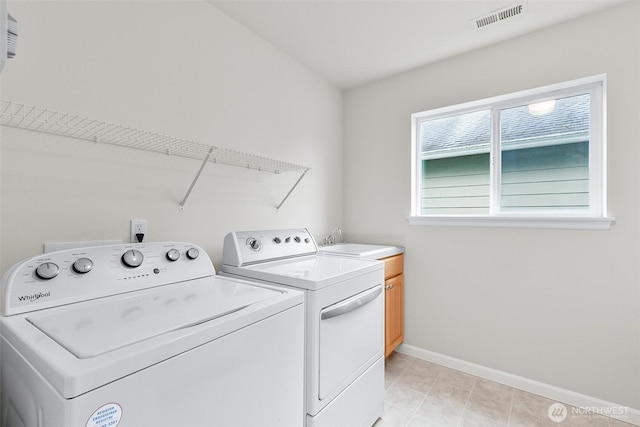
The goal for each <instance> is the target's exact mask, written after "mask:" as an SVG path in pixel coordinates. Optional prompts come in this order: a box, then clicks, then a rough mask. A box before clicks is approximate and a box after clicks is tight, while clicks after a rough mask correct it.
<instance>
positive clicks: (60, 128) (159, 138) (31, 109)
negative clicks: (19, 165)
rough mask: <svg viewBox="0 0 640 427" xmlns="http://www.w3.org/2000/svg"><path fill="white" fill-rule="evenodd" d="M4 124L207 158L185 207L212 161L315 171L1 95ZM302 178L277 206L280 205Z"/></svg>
mask: <svg viewBox="0 0 640 427" xmlns="http://www.w3.org/2000/svg"><path fill="white" fill-rule="evenodd" d="M0 125H4V126H12V127H17V128H22V129H28V130H32V131H38V132H45V133H50V134H55V135H62V136H66V137H70V138H78V139H83V140H87V141H92V142H99V143H104V144H111V145H118V146H121V147H127V148H134V149H138V150H144V151H150V152H154V153H162V154H168V155H173V156H179V157H187V158H191V159H196V160H200V161H203V164H202V166H201V168H200V170H199V171H198V174H197V176H196V178H195V179H194V181H193V183H192V184H191V187H190V188H189V190H188V192H187V195H186V196H185V199H184V200H183V201H182V203H181V204H180V207H181V208H183V207H184V204H185V203H186V199H187V198H188V197H189V194H190V193H191V190H192V189H193V187H194V185H195V183H196V181H197V180H198V178H199V176H200V174H201V172H202V170H203V168H204V166H205V165H206V164H207V163H209V162H211V163H219V164H224V165H230V166H237V167H242V168H246V169H253V170H258V171H265V172H272V173H275V174H280V173H284V172H298V173H301V174H302V176H301V177H300V179H302V177H303V176H304V175H306V174H307V173H309V172H310V171H311V168H309V167H307V166H302V165H297V164H294V163H289V162H284V161H280V160H274V159H270V158H267V157H262V156H258V155H254V154H249V153H243V152H240V151H235V150H230V149H227V148H221V147H217V146H213V145H208V144H203V143H200V142H195V141H190V140H187V139H182V138H176V137H173V136H168V135H163V134H159V133H156V132H149V131H145V130H140V129H135V128H130V127H125V126H121V125H117V124H114V123H109V122H104V121H100V120H94V119H89V118H86V117H82V116H78V115H74V114H69V113H63V112H59V111H54V110H50V109H48V108H42V107H38V106H32V105H26V104H21V103H18V102H15V101H10V100H4V99H0ZM300 179H299V180H298V182H296V184H295V185H294V187H293V188H292V189H291V191H289V193H288V194H287V196H286V197H285V199H284V200H283V201H282V202H281V203H280V204H279V205H278V206H277V208H278V209H279V208H280V206H282V204H283V203H284V201H285V200H286V199H287V197H288V196H289V195H290V194H291V192H292V191H293V189H294V188H295V187H296V186H297V185H298V183H299V182H300Z"/></svg>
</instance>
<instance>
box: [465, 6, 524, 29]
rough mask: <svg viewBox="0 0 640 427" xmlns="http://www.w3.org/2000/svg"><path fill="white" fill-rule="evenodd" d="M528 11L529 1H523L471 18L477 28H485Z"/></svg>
mask: <svg viewBox="0 0 640 427" xmlns="http://www.w3.org/2000/svg"><path fill="white" fill-rule="evenodd" d="M526 11H527V3H526V2H521V3H518V4H516V5H513V6H507V7H503V8H502V9H498V10H495V11H493V12H491V13H489V14H488V15H483V16H479V17H477V18H474V19H472V20H471V22H472V23H473V26H474V27H476V28H484V27H487V26H489V25H491V24H496V23H498V22H501V21H504V20H506V19H510V18H514V17H516V16H519V15H522V14H523V13H526Z"/></svg>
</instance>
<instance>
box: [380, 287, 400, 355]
mask: <svg viewBox="0 0 640 427" xmlns="http://www.w3.org/2000/svg"><path fill="white" fill-rule="evenodd" d="M403 288H404V275H403V274H401V275H399V276H396V277H392V278H390V279H388V280H386V281H385V322H384V323H385V324H384V326H385V332H384V333H385V349H384V355H385V357H387V356H388V355H390V354H391V352H392V351H393V350H394V349H395V348H396V347H397V346H398V345H399V344H400V343H401V342H402V340H403V331H404V301H403V299H404V298H403V295H404V289H403Z"/></svg>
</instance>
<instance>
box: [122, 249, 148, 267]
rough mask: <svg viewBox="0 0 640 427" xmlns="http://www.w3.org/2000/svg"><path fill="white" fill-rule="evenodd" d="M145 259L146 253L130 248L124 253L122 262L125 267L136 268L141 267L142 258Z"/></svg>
mask: <svg viewBox="0 0 640 427" xmlns="http://www.w3.org/2000/svg"><path fill="white" fill-rule="evenodd" d="M143 259H144V255H142V252H140V251H139V250H137V249H129V250H128V251H126V252H125V253H124V254H122V263H123V264H124V265H125V267H129V268H136V267H140V264H142V260H143Z"/></svg>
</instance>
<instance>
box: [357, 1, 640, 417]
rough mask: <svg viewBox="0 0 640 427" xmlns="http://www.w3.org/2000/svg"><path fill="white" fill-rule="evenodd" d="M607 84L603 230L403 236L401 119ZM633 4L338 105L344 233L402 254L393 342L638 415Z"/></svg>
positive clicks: (405, 161)
mask: <svg viewBox="0 0 640 427" xmlns="http://www.w3.org/2000/svg"><path fill="white" fill-rule="evenodd" d="M599 73H607V75H608V113H609V118H608V143H609V150H608V155H609V161H608V166H609V174H608V190H609V209H610V214H611V215H612V216H615V217H616V219H617V223H616V224H615V225H614V226H613V228H612V229H611V230H610V231H575V230H574V231H572V230H527V229H495V228H479V227H477V228H456V227H441V228H436V227H423V226H409V225H408V223H407V221H406V217H407V215H409V213H410V117H409V116H410V114H411V113H413V112H418V111H424V110H428V109H432V108H436V107H443V106H448V105H453V104H457V103H461V102H466V101H473V100H477V99H481V98H485V97H490V96H495V95H500V94H504V93H509V92H514V91H518V90H523V89H527V88H532V87H538V86H543V85H547V84H552V83H558V82H563V81H568V80H572V79H576V78H580V77H585V76H591V75H595V74H599ZM639 95H640V3H637V2H631V3H628V4H623V5H621V6H618V7H615V8H613V9H610V10H606V11H603V12H600V13H598V14H595V15H591V16H587V17H584V18H581V19H578V20H574V21H571V22H568V23H566V24H563V25H560V26H556V27H552V28H549V29H546V30H544V31H540V32H536V33H533V34H530V35H526V36H523V37H520V38H517V39H513V40H510V41H507V42H504V43H501V44H497V45H494V46H491V47H488V48H484V49H481V50H477V51H474V52H471V53H468V54H464V55H461V56H457V57H454V58H451V59H449V60H446V61H442V62H439V63H436V64H433V65H429V66H425V67H423V68H419V69H416V70H413V71H411V72H407V73H404V74H401V75H398V76H394V77H392V78H389V79H386V80H383V81H380V82H377V83H374V84H371V85H367V86H364V87H360V88H356V89H353V90H350V91H348V92H347V93H346V94H345V107H344V108H345V158H344V164H345V169H344V170H345V172H344V173H345V189H344V192H345V229H346V230H347V231H348V232H349V233H348V235H349V236H348V237H349V238H351V239H352V240H353V239H357V240H370V241H380V240H386V241H387V242H393V243H398V244H403V245H405V246H406V258H405V260H406V261H405V272H406V289H405V302H406V312H405V322H406V323H405V325H406V331H405V343H407V344H409V345H411V346H415V347H417V348H420V349H423V350H427V351H429V352H434V353H438V354H440V355H444V356H449V357H453V358H456V359H460V360H462V361H466V362H470V363H474V364H478V365H481V366H484V367H488V368H492V369H496V370H499V371H503V372H506V373H510V374H514V375H517V376H521V377H524V378H528V379H531V380H535V381H540V382H542V383H546V384H549V385H553V386H555V387H559V388H561V389H566V390H570V391H573V392H577V393H582V394H584V395H587V396H591V397H594V398H596V399H602V400H605V401H609V402H613V403H616V404H620V405H626V406H629V407H631V408H635V409H638V408H640V267H639V264H640V263H639V262H638V260H639V256H640V199H639V195H640V194H639V191H638V183H639V182H640V173H639V171H640V168H638V164H639V163H640V151H639V147H640V120H638V118H639V117H640V107H639V103H638V99H639V98H638V97H639Z"/></svg>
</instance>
